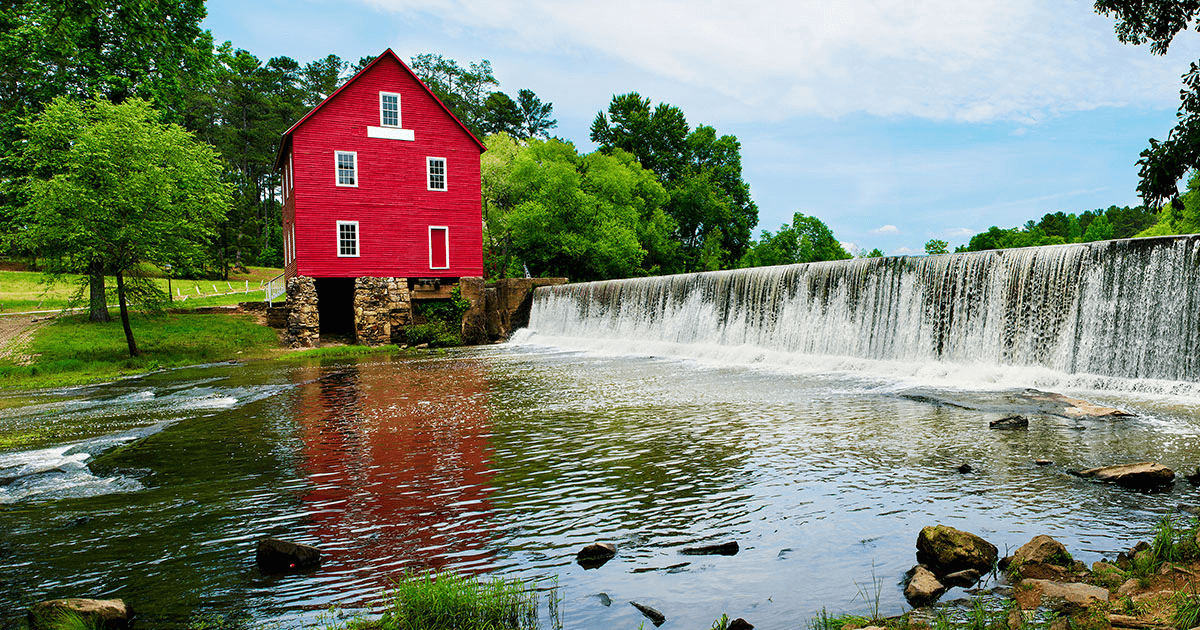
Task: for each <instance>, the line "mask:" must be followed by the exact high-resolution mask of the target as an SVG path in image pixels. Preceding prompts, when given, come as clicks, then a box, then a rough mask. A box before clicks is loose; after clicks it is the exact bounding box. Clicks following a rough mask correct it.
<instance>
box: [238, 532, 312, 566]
mask: <svg viewBox="0 0 1200 630" xmlns="http://www.w3.org/2000/svg"><path fill="white" fill-rule="evenodd" d="M254 559H255V561H256V562H257V563H258V568H259V570H260V571H262V572H263V573H296V572H298V571H307V570H308V569H313V568H316V567H319V566H321V550H320V549H317V548H316V547H310V546H309V545H301V544H299V543H294V542H288V541H286V540H279V539H278V538H263V539H261V540H259V541H258V550H257V551H256V553H255V554H254Z"/></svg>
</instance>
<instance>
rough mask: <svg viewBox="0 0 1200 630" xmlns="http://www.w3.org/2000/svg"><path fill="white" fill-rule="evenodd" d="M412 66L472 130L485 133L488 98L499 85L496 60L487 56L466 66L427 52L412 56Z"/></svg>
mask: <svg viewBox="0 0 1200 630" xmlns="http://www.w3.org/2000/svg"><path fill="white" fill-rule="evenodd" d="M411 67H412V70H413V72H414V73H416V75H417V76H418V77H420V79H421V80H422V81H424V82H425V85H427V86H429V89H430V90H432V91H433V93H434V94H436V95H437V97H438V98H439V99H441V100H442V102H443V103H445V105H446V107H449V108H450V111H452V112H454V115H455V116H457V117H458V119H459V120H460V121H462V123H463V124H464V125H466V126H467V128H468V129H470V130H471V133H473V134H475V135H476V136H483V135H484V134H483V133H482V132H483V122H484V119H485V118H486V110H487V107H486V102H487V98H488V96H489V95H491V94H492V93H493V89H494V88H496V87H499V83H497V82H496V77H495V76H494V75H493V74H492V62H490V61H488V60H487V59H484V60H482V61H479V62H471V63H470V64H468V66H467V67H466V68H464V67H462V66H460V65H458V62H457V61H455V60H453V59H446V58H445V57H443V56H441V55H435V54H431V53H424V54H420V55H417V56H416V57H413V58H412V65H411ZM510 100H511V99H510Z"/></svg>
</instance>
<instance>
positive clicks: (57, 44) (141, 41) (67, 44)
mask: <svg viewBox="0 0 1200 630" xmlns="http://www.w3.org/2000/svg"><path fill="white" fill-rule="evenodd" d="M204 17H205V8H204V2H203V0H179V1H178V2H147V1H134V2H116V1H114V0H89V1H86V2H83V1H79V2H58V1H54V0H10V1H8V2H3V3H0V234H3V235H4V239H5V245H6V246H7V247H8V248H9V249H10V251H15V253H21V254H27V255H32V256H33V257H34V258H35V260H36V257H37V255H38V252H36V251H30V250H21V249H19V248H20V247H22V246H28V241H26V240H25V239H20V238H17V237H16V236H17V234H18V232H19V231H20V230H21V228H22V226H24V225H26V224H27V223H28V222H29V220H30V215H31V212H30V210H29V209H28V208H27V205H26V204H27V203H28V199H27V197H26V192H25V191H26V187H25V181H26V179H27V178H28V176H29V174H28V172H26V171H23V170H21V167H20V166H19V165H20V164H22V163H23V162H22V161H21V160H20V159H17V154H18V153H19V152H20V151H21V147H22V145H23V144H24V142H25V140H26V138H25V136H24V135H23V131H22V129H23V127H22V125H21V123H22V121H24V120H27V119H28V118H29V117H31V116H33V115H35V114H36V113H38V112H39V111H41V109H42V108H43V107H44V106H45V105H46V104H47V103H49V102H50V101H51V100H53V99H54V98H57V97H59V96H72V97H75V98H86V97H90V96H102V97H105V98H108V99H109V100H112V101H115V102H120V101H122V100H124V99H127V98H131V97H140V98H143V99H147V100H150V101H152V102H153V103H154V104H155V105H156V106H157V107H159V108H160V109H161V110H162V111H163V112H164V115H165V116H166V117H167V119H168V120H179V119H180V118H181V117H182V115H183V112H182V103H183V101H184V97H185V94H186V93H187V92H188V91H189V90H190V89H192V87H193V85H194V84H195V83H196V82H197V81H201V82H202V81H203V77H205V76H206V75H207V73H208V69H209V66H210V61H211V57H212V38H211V36H210V35H209V33H208V32H207V31H204V30H202V29H201V28H200V22H201V21H202V20H203V19H204ZM87 272H88V274H89V276H90V278H91V282H92V285H93V286H92V295H93V296H97V295H98V296H100V297H99V300H98V302H96V303H94V304H93V306H94V307H95V308H94V309H93V311H92V312H93V316H94V317H95V318H97V319H98V320H107V318H108V311H107V307H106V306H105V302H104V299H103V296H104V293H105V290H104V272H105V270H103V269H99V268H92V269H90V270H87Z"/></svg>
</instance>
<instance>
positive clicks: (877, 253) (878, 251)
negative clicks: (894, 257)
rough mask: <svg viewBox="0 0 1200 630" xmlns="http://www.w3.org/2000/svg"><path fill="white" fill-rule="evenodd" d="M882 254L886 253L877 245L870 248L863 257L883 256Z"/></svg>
mask: <svg viewBox="0 0 1200 630" xmlns="http://www.w3.org/2000/svg"><path fill="white" fill-rule="evenodd" d="M884 256H887V254H885V253H883V250H882V249H879V248H878V247H876V248H875V249H872V250H871V251H869V252H867V253H866V254H864V255H863V258H883V257H884Z"/></svg>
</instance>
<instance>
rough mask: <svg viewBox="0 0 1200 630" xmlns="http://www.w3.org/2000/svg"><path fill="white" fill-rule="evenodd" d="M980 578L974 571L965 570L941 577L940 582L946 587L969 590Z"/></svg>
mask: <svg viewBox="0 0 1200 630" xmlns="http://www.w3.org/2000/svg"><path fill="white" fill-rule="evenodd" d="M980 577H981V576H980V574H979V572H978V571H976V570H975V569H967V570H965V571H958V572H956V573H951V574H950V575H947V576H946V577H943V578H942V579H941V580H940V581H941V582H942V583H943V584H945V585H946V586H960V587H962V588H969V587H972V586H975V583H976V582H978V581H979V578H980Z"/></svg>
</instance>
